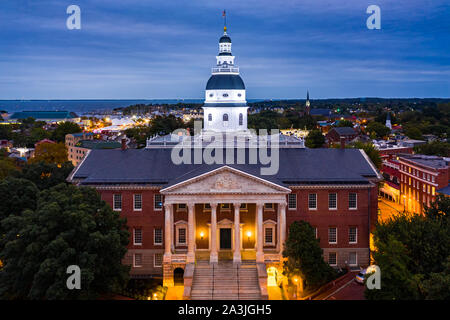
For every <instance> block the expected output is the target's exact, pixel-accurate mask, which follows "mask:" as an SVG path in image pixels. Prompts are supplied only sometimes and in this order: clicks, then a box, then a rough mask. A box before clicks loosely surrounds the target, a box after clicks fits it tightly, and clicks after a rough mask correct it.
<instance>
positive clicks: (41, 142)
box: [34, 139, 56, 148]
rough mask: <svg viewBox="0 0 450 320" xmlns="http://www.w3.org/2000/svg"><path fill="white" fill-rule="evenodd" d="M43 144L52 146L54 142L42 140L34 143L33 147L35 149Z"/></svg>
mask: <svg viewBox="0 0 450 320" xmlns="http://www.w3.org/2000/svg"><path fill="white" fill-rule="evenodd" d="M43 143H52V144H53V143H56V142H55V141H53V140H50V139H43V140H41V141H38V142H36V143H35V144H34V147H35V148H37V146H38V145H40V144H43Z"/></svg>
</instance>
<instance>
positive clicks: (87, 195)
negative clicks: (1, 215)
mask: <svg viewBox="0 0 450 320" xmlns="http://www.w3.org/2000/svg"><path fill="white" fill-rule="evenodd" d="M1 223H2V226H3V227H4V228H5V230H8V232H7V233H6V240H7V241H8V242H7V243H6V245H5V247H4V248H3V249H2V251H0V259H1V260H2V262H3V269H2V271H1V272H0V298H3V299H39V300H40V299H95V298H97V297H98V296H99V295H101V294H104V293H111V292H117V290H121V288H123V287H124V285H125V284H126V280H127V277H128V271H129V267H128V266H125V265H123V264H122V262H121V260H122V258H123V257H124V255H125V253H126V251H127V249H126V246H127V244H128V238H129V233H128V231H127V230H126V229H125V228H126V227H125V223H126V221H125V220H124V219H121V218H120V217H119V213H117V212H115V211H113V210H112V209H111V208H110V207H109V206H108V205H107V204H106V203H105V202H104V201H102V200H101V199H100V196H99V195H98V193H97V192H96V190H95V189H92V188H84V187H82V188H78V187H75V186H72V185H65V184H61V185H58V186H55V187H53V188H51V189H49V190H44V191H42V192H41V193H40V195H39V199H38V204H37V208H36V210H34V211H33V210H26V211H24V212H23V213H22V215H20V216H9V217H7V218H6V219H3V220H2V222H1ZM70 265H78V266H79V267H80V269H81V290H68V289H67V287H66V280H67V277H68V275H67V274H66V270H67V267H68V266H70Z"/></svg>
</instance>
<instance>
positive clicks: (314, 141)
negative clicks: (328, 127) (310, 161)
mask: <svg viewBox="0 0 450 320" xmlns="http://www.w3.org/2000/svg"><path fill="white" fill-rule="evenodd" d="M324 143H325V137H324V136H323V134H322V132H321V131H320V130H316V129H314V130H311V131H310V132H309V134H308V136H307V137H306V139H305V145H306V146H307V147H308V148H322V147H323V145H324Z"/></svg>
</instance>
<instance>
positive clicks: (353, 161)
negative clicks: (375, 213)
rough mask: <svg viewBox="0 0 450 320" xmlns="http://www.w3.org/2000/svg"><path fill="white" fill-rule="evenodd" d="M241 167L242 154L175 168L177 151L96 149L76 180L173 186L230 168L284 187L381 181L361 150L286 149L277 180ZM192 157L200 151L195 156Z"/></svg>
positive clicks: (281, 151)
mask: <svg viewBox="0 0 450 320" xmlns="http://www.w3.org/2000/svg"><path fill="white" fill-rule="evenodd" d="M244 150H245V160H246V161H245V163H246V164H236V163H237V161H236V157H237V149H234V151H235V152H234V155H233V157H232V158H231V160H232V161H229V160H230V159H228V157H227V155H226V152H227V150H225V149H224V150H223V160H224V161H223V164H216V163H215V164H211V165H208V164H205V163H204V162H203V163H201V164H194V163H193V161H191V163H190V164H187V163H182V164H178V165H177V164H175V163H174V162H173V161H172V158H171V153H172V149H168V148H165V149H164V148H154V149H128V150H92V151H91V152H90V153H89V154H88V156H87V157H86V158H85V160H84V161H83V163H81V164H80V166H79V167H78V168H77V169H76V170H75V171H74V173H73V174H72V175H71V177H70V180H76V181H77V180H79V181H80V184H82V185H96V184H141V185H153V186H160V187H168V186H171V185H173V184H176V183H178V182H180V181H184V180H187V179H190V178H193V177H195V176H198V175H201V174H203V173H206V172H209V171H211V170H214V169H217V168H219V167H223V166H225V165H228V166H229V167H233V168H235V169H237V170H240V171H243V172H246V173H248V174H251V175H254V176H256V177H259V178H261V179H264V180H267V181H270V182H273V183H276V184H278V185H282V186H295V185H311V184H362V185H367V186H369V185H370V183H371V182H370V181H369V179H371V178H373V179H377V178H378V177H379V176H378V173H377V172H376V171H375V169H374V167H373V166H372V165H371V163H370V162H369V161H368V160H367V159H368V158H367V157H366V156H365V155H364V154H363V152H362V151H360V150H358V149H304V148H283V149H278V151H279V158H278V159H279V170H278V172H277V173H276V174H275V175H261V172H260V169H261V168H262V167H269V165H262V164H261V163H257V164H249V162H250V161H249V156H250V153H249V151H250V149H248V148H246V149H244ZM191 154H192V157H193V155H194V151H193V152H191Z"/></svg>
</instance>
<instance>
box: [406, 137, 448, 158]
mask: <svg viewBox="0 0 450 320" xmlns="http://www.w3.org/2000/svg"><path fill="white" fill-rule="evenodd" d="M414 152H416V153H419V154H426V155H434V156H441V157H450V143H448V142H442V141H433V142H430V143H426V144H421V145H419V146H416V147H414Z"/></svg>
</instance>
